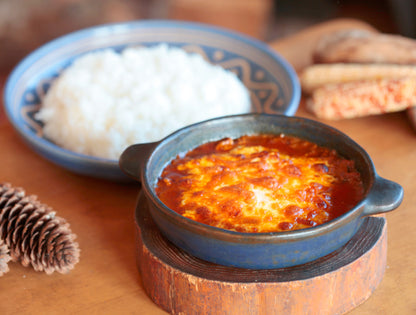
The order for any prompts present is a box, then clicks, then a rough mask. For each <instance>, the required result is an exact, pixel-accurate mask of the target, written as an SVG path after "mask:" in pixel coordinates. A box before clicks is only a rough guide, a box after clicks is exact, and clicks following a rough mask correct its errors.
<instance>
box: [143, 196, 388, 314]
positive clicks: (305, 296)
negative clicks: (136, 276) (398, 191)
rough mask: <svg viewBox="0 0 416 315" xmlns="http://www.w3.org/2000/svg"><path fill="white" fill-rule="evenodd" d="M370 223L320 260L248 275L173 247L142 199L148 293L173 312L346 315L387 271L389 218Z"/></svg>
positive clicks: (144, 268)
mask: <svg viewBox="0 0 416 315" xmlns="http://www.w3.org/2000/svg"><path fill="white" fill-rule="evenodd" d="M364 220H365V222H364V223H363V225H362V227H361V228H360V230H359V231H358V232H357V234H356V235H355V236H354V237H353V239H351V241H350V242H348V243H347V244H346V245H345V246H344V247H342V248H341V249H339V250H337V251H336V252H334V253H332V254H330V255H327V256H325V257H323V258H321V259H318V260H315V261H313V262H310V263H307V264H304V265H300V266H295V267H291V268H281V269H272V270H251V269H241V268H234V267H227V266H221V265H217V264H213V263H210V262H206V261H203V260H201V259H198V258H196V257H194V256H191V255H189V254H187V253H186V252H184V251H183V250H181V249H179V248H178V247H176V246H175V245H173V244H172V243H170V242H169V241H168V240H167V239H165V238H164V237H163V236H162V235H161V234H160V232H159V231H158V229H157V227H156V225H155V223H154V222H153V220H152V218H151V216H150V213H149V210H148V207H147V203H146V200H145V199H144V197H143V195H140V196H139V200H138V205H137V209H136V230H137V231H136V232H137V233H136V238H137V248H136V250H137V264H138V268H139V270H140V274H141V278H142V282H143V286H144V289H145V291H146V293H147V294H148V295H149V296H150V298H151V299H152V300H153V301H154V302H155V303H156V304H157V305H159V306H160V307H162V308H163V309H164V310H166V311H168V312H170V313H172V314H343V313H345V312H348V311H350V310H351V309H353V308H354V307H356V306H357V305H359V304H361V303H362V302H364V301H365V300H366V299H367V298H368V297H369V296H370V295H371V293H372V292H373V291H374V290H375V288H376V287H377V285H378V284H379V283H380V281H381V279H382V277H383V274H384V271H385V268H386V252H387V233H386V230H387V229H386V225H387V224H386V220H385V218H383V217H368V218H365V219H364Z"/></svg>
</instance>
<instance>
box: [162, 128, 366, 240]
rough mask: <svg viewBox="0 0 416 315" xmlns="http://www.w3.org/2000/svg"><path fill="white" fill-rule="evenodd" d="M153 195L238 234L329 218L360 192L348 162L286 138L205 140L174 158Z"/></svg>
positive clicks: (189, 215) (294, 226) (306, 224)
mask: <svg viewBox="0 0 416 315" xmlns="http://www.w3.org/2000/svg"><path fill="white" fill-rule="evenodd" d="M156 193H157V195H158V196H159V198H160V199H161V200H162V202H163V203H165V204H166V205H167V206H168V207H169V208H171V209H172V210H174V211H176V212H178V213H179V214H181V215H183V216H185V217H187V218H190V219H192V220H195V221H198V222H201V223H204V224H208V225H212V226H216V227H219V228H223V229H228V230H234V231H238V232H251V233H256V232H257V233H258V232H278V231H286V230H295V229H302V228H307V227H312V226H316V225H318V224H322V223H324V222H327V221H329V220H331V219H333V218H335V217H337V216H339V215H341V214H343V213H344V212H346V211H348V210H349V209H351V208H352V207H353V206H354V205H355V204H356V203H357V202H358V201H359V200H360V199H361V198H362V196H363V187H362V184H361V179H360V174H359V173H358V172H357V170H356V169H355V168H354V163H353V161H349V160H346V159H344V158H342V157H340V156H339V155H338V154H337V153H336V152H335V151H334V150H330V149H327V148H323V147H319V146H318V145H316V144H314V143H311V142H308V141H305V140H302V139H299V138H296V137H292V136H285V135H280V136H279V135H277V136H276V135H252V136H243V137H241V138H238V139H234V140H233V139H230V138H226V139H223V140H220V141H216V142H209V143H206V144H203V145H201V146H199V147H197V148H196V149H194V150H191V151H190V152H188V153H187V154H186V155H185V156H184V157H177V158H176V159H174V160H173V161H172V162H171V163H170V164H169V165H168V166H167V167H166V168H165V169H164V170H163V172H162V174H161V176H160V178H159V180H158V183H157V186H156Z"/></svg>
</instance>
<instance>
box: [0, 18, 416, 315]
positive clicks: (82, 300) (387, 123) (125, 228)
mask: <svg viewBox="0 0 416 315" xmlns="http://www.w3.org/2000/svg"><path fill="white" fill-rule="evenodd" d="M351 27H358V28H362V27H364V28H367V27H368V28H371V27H370V26H368V25H366V24H364V23H362V22H360V21H354V20H334V21H330V22H328V23H324V24H319V25H317V26H314V27H311V28H308V29H306V30H305V31H303V32H300V33H298V34H295V35H294V36H291V37H290V38H287V39H283V40H279V41H277V42H273V43H270V45H271V47H272V48H274V49H276V50H277V51H278V52H279V53H281V54H282V55H283V56H284V57H285V58H287V59H288V60H289V62H291V63H292V64H293V65H294V67H295V68H296V69H298V70H299V69H301V68H302V67H303V66H305V65H307V64H308V62H310V61H309V56H310V49H311V48H312V47H313V43H314V42H315V41H316V39H317V38H319V36H320V35H322V34H323V33H326V32H329V31H331V30H334V29H340V28H351ZM5 75H7V74H3V82H4V76H5ZM2 86H3V84H2ZM296 115H298V116H303V117H308V118H313V117H312V116H311V115H310V114H309V113H308V112H306V111H305V109H304V101H303V100H302V102H301V104H300V108H299V111H298V112H297V114H296ZM326 123H328V124H330V125H332V126H334V127H336V128H338V129H340V130H341V131H343V132H345V133H347V134H348V135H349V136H350V137H351V138H353V139H354V140H355V141H356V142H358V143H359V144H360V145H361V146H362V147H363V148H364V149H365V150H367V152H368V153H369V154H370V156H371V157H372V159H373V162H374V164H375V167H376V169H377V171H378V173H379V174H380V175H381V176H382V177H385V178H388V179H391V180H393V181H395V182H398V183H399V184H401V185H402V186H403V188H404V191H405V193H404V200H403V203H402V205H401V206H400V207H399V208H398V209H396V210H394V211H393V212H391V213H389V214H387V215H386V218H387V222H388V224H387V226H388V240H387V248H388V250H387V268H386V272H385V275H384V278H383V280H382V282H381V283H380V285H379V286H378V287H377V289H376V290H375V291H374V293H373V294H372V295H371V297H370V298H369V299H368V300H367V301H366V302H365V303H363V304H362V305H360V306H359V307H357V308H355V309H354V310H353V311H351V312H350V313H349V314H354V315H357V314H361V315H362V314H378V315H381V314H405V315H406V314H415V313H416V298H415V296H416V229H415V222H416V211H415V205H416V171H415V166H416V134H415V131H414V130H413V128H412V126H411V124H410V122H409V119H408V117H407V115H406V113H404V112H400V113H393V114H386V115H381V116H373V117H365V118H359V119H351V120H343V121H337V122H326ZM0 147H1V153H0V181H2V182H10V183H12V184H13V185H14V186H19V187H23V188H24V189H25V190H26V192H27V193H28V194H36V195H38V197H39V199H40V200H41V201H42V202H43V203H46V204H48V205H50V206H51V207H53V208H55V210H56V212H57V214H58V215H59V216H62V217H64V218H65V219H66V220H67V221H68V222H69V223H70V224H71V229H72V230H73V232H74V233H76V234H77V235H78V238H77V241H78V242H79V245H80V248H81V259H80V262H79V263H78V265H76V266H75V269H74V270H73V271H72V272H71V273H69V274H67V275H61V274H53V275H51V276H48V275H46V274H43V273H37V272H35V271H33V270H32V269H30V268H24V267H22V266H20V265H19V264H17V263H10V264H9V266H10V271H9V272H8V273H7V274H5V275H4V276H3V277H1V278H0V314H145V315H147V314H149V315H158V314H166V312H165V311H164V310H162V309H161V308H160V307H158V306H157V305H156V304H155V303H153V301H152V300H151V299H150V298H149V296H148V295H147V294H146V292H145V290H144V288H143V284H142V278H141V277H142V276H141V275H140V273H139V272H138V269H137V266H136V258H135V250H134V249H135V240H134V229H135V227H134V209H135V205H136V202H137V198H138V192H139V187H138V185H137V184H132V185H126V184H118V183H112V182H107V181H103V180H98V179H93V178H87V177H83V176H80V175H76V174H72V173H70V172H68V171H66V170H63V169H61V168H59V167H57V166H55V165H53V164H51V163H50V162H48V161H46V160H44V159H43V158H41V157H39V156H38V155H37V154H36V153H34V152H33V151H32V150H31V149H30V148H29V147H28V146H27V145H26V144H25V143H24V142H23V141H22V140H21V138H20V137H19V136H18V135H17V133H16V132H15V131H14V130H13V128H12V126H11V125H10V123H9V122H8V121H7V118H6V117H5V113H4V111H3V109H2V106H1V109H0ZM345 294H348V292H346V293H345Z"/></svg>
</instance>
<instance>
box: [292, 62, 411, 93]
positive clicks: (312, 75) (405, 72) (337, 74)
mask: <svg viewBox="0 0 416 315" xmlns="http://www.w3.org/2000/svg"><path fill="white" fill-rule="evenodd" d="M404 77H412V78H416V65H394V64H356V63H335V64H315V65H312V66H309V67H307V68H305V69H304V70H303V71H302V73H300V75H299V80H300V82H301V86H302V90H303V92H305V93H307V94H309V93H312V92H313V90H315V89H317V88H319V87H322V86H324V85H327V84H333V83H345V82H353V81H363V80H377V79H383V78H384V79H392V78H404Z"/></svg>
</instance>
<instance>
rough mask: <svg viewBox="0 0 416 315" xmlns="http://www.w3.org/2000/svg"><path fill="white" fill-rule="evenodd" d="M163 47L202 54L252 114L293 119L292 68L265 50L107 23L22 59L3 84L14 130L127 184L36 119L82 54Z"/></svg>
mask: <svg viewBox="0 0 416 315" xmlns="http://www.w3.org/2000/svg"><path fill="white" fill-rule="evenodd" d="M160 43H167V44H168V45H171V46H176V47H181V48H183V49H184V50H186V51H188V52H197V53H200V54H202V55H203V56H204V58H206V59H207V60H208V61H210V62H212V63H214V64H219V65H221V66H222V67H224V68H225V69H229V70H231V71H233V72H235V73H236V74H237V75H238V77H239V78H240V79H241V81H242V82H243V83H244V85H245V86H246V87H247V88H248V89H249V90H250V92H251V100H252V105H253V106H252V107H253V111H254V112H262V113H274V114H283V115H287V116H292V115H294V114H295V112H296V110H297V108H298V103H299V99H300V85H299V82H298V79H297V76H296V73H295V71H294V70H293V68H292V67H291V66H290V65H289V64H288V63H287V62H286V61H285V60H284V59H283V58H281V57H280V56H279V55H277V54H276V53H275V52H274V51H273V50H271V49H270V48H269V47H268V46H267V45H265V44H263V43H261V42H259V41H257V40H255V39H251V38H248V37H246V36H243V35H241V34H237V33H234V32H230V31H227V30H224V29H220V28H217V27H212V26H208V25H203V24H196V23H189V22H175V21H152V20H147V21H138V22H127V23H118V24H109V25H103V26H97V27H92V28H88V29H85V30H81V31H77V32H74V33H71V34H69V35H66V36H63V37H60V38H58V39H56V40H54V41H52V42H50V43H48V44H46V45H44V46H42V47H40V48H39V49H37V50H35V51H34V52H33V53H31V54H30V55H28V56H27V57H26V58H25V59H23V60H22V61H21V62H20V63H19V64H18V65H17V67H16V68H15V69H14V70H13V71H12V73H11V75H10V76H9V78H8V81H7V83H6V87H5V92H4V104H5V109H6V114H7V116H8V118H9V120H10V122H11V123H12V125H13V127H14V128H15V129H16V130H17V131H18V133H19V134H20V135H21V136H22V137H23V139H24V140H25V141H26V142H27V143H28V144H29V145H30V146H31V147H32V148H33V149H34V150H35V151H36V152H37V153H39V154H40V155H41V156H43V157H44V158H46V159H48V160H50V161H51V162H53V163H55V164H58V165H60V166H62V167H64V168H66V169H68V170H70V171H73V172H76V173H80V174H84V175H88V176H94V177H99V178H106V179H110V180H117V181H123V180H128V178H127V176H126V175H125V174H124V173H122V171H121V170H120V169H119V166H118V161H117V160H109V159H102V158H96V157H92V156H87V155H83V154H78V153H74V152H72V151H69V150H65V149H63V148H61V147H59V146H57V145H56V144H54V143H53V142H51V141H50V140H48V139H47V138H45V137H43V135H42V123H41V122H39V121H37V120H36V119H35V118H34V115H35V113H36V112H37V111H38V110H39V108H40V106H41V103H42V99H43V97H44V95H45V93H46V92H47V90H48V88H49V86H50V84H51V82H52V81H53V80H54V79H56V78H57V77H58V76H59V74H60V72H61V71H62V70H63V69H65V68H66V67H68V66H69V65H70V64H71V63H72V62H73V61H74V60H75V59H76V58H78V57H80V56H81V55H83V54H85V53H88V52H91V51H94V50H100V49H106V48H112V49H114V50H116V51H121V50H123V49H124V48H126V47H132V46H152V45H157V44H160Z"/></svg>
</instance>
